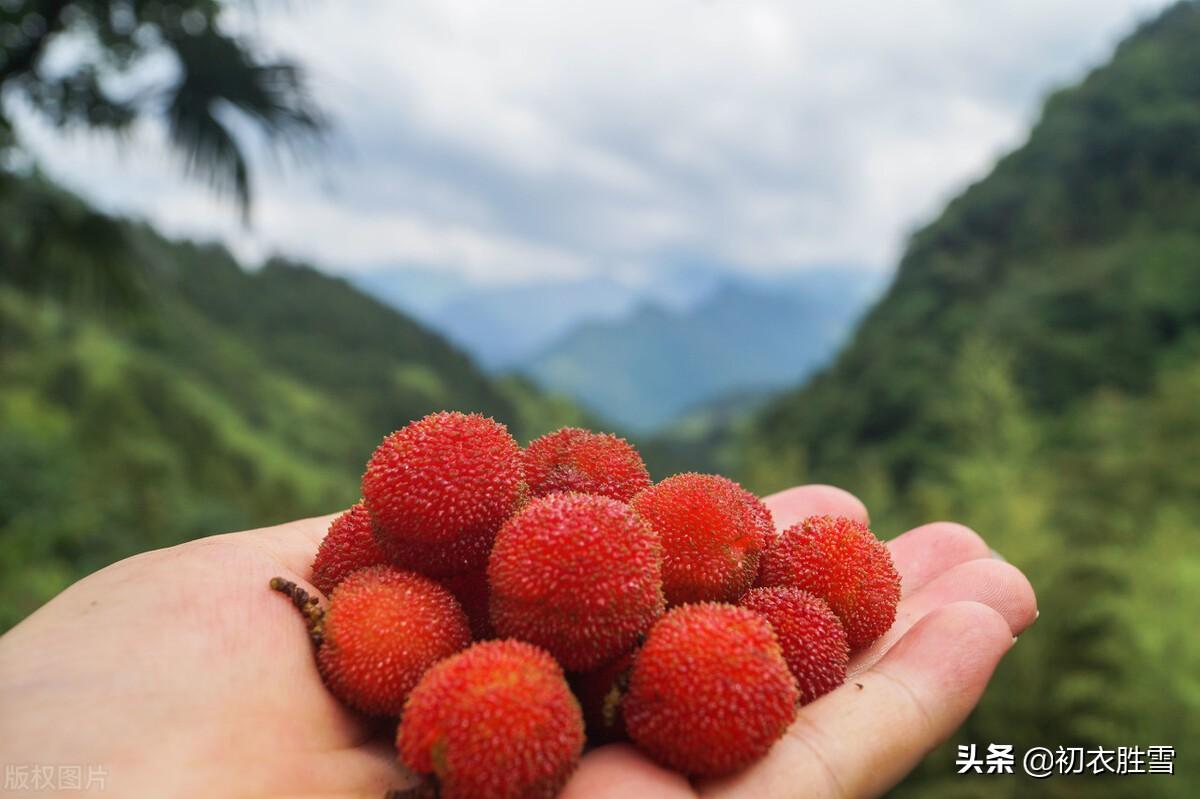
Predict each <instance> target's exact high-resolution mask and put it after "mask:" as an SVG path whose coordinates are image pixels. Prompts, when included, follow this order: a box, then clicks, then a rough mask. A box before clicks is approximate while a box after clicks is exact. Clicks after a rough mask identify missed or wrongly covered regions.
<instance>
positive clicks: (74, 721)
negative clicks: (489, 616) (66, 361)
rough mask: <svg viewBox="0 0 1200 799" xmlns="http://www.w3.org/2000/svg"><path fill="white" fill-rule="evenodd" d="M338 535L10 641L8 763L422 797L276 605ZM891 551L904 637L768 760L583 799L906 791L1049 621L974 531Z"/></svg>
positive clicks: (139, 590) (225, 545)
mask: <svg viewBox="0 0 1200 799" xmlns="http://www.w3.org/2000/svg"><path fill="white" fill-rule="evenodd" d="M766 501H767V503H768V505H770V506H771V509H772V511H773V512H774V513H775V516H776V520H777V522H778V523H779V524H780V526H785V525H787V524H791V523H792V522H794V521H797V520H798V519H800V518H803V517H804V516H808V515H811V514H813V513H833V514H838V515H846V516H852V517H857V518H860V519H864V520H865V515H866V511H865V510H864V508H863V506H862V504H861V503H859V502H858V501H857V500H856V499H854V498H853V497H851V496H850V495H849V494H846V493H845V492H842V491H839V490H837V489H832V488H828V487H822V486H807V487H801V488H795V489H791V490H789V491H785V492H782V493H780V494H776V495H774V496H772V497H768V498H767V500H766ZM331 518H332V517H322V518H316V519H307V520H304V521H299V522H293V523H290V524H285V525H280V526H278V527H271V528H265V529H262V530H253V531H249V532H244V533H232V534H227V535H220V536H213V537H210V538H205V539H201V540H198V541H193V542H190V543H187V544H182V545H180V546H177V547H172V548H170V549H165V550H159V551H155V552H148V553H145V554H142V555H138V556H135V557H133V558H129V559H127V560H124V561H121V562H120V563H116V564H114V565H112V566H110V567H108V568H106V569H104V570H102V571H100V572H97V573H96V574H94V575H92V576H90V577H87V578H85V579H83V580H81V581H79V582H78V583H76V584H75V585H74V586H72V587H71V588H69V589H68V590H66V591H64V592H63V593H62V594H61V595H59V596H58V597H57V598H55V599H54V600H53V601H51V602H50V603H48V604H47V605H46V606H45V607H43V608H42V609H41V610H39V611H38V612H36V613H35V614H33V615H32V616H30V617H29V618H28V619H27V620H25V621H24V622H22V623H21V624H20V625H18V626H17V627H15V628H14V629H13V630H11V631H10V632H9V633H7V634H6V635H5V636H4V637H3V638H0V707H3V708H4V712H3V713H2V714H0V763H5V764H29V765H61V764H70V765H78V766H83V767H84V768H85V769H86V768H89V767H98V768H101V769H103V771H104V773H105V774H106V778H105V779H106V782H105V786H104V787H105V789H106V791H108V792H109V793H108V795H115V796H155V797H189V796H206V797H210V796H222V797H225V796H229V797H237V796H246V797H270V796H276V797H304V796H312V797H316V796H321V797H372V798H373V799H379V797H382V795H383V794H384V793H385V792H386V791H387V790H388V789H391V788H397V787H402V786H405V785H408V784H411V777H410V776H409V775H407V774H405V773H404V771H403V769H402V768H401V767H400V766H399V765H398V764H397V763H396V759H395V754H394V750H393V748H392V744H391V736H392V732H393V730H391V729H390V728H388V726H387V725H381V724H379V723H374V722H371V721H367V720H364V719H362V718H361V717H359V716H357V715H356V714H353V713H351V712H349V711H347V710H345V709H344V708H343V707H342V706H341V705H340V704H339V703H338V702H337V701H336V700H334V699H333V698H332V697H331V696H330V695H329V693H328V692H327V691H326V690H325V688H324V687H323V686H322V684H321V681H320V678H319V677H318V675H317V672H316V667H315V664H314V660H313V655H312V648H311V645H310V643H309V640H308V637H307V635H306V634H305V632H304V627H303V623H302V621H301V620H300V618H299V616H298V615H297V614H296V613H295V610H294V609H293V608H292V607H291V605H290V604H289V603H288V602H286V601H285V600H283V599H282V598H281V597H280V596H279V595H278V594H275V593H273V592H271V591H269V590H268V589H267V582H268V580H269V579H270V578H271V577H273V576H275V575H282V576H284V577H288V578H290V579H294V580H297V581H299V582H302V583H303V582H304V581H306V580H307V578H308V577H309V576H310V564H311V563H312V559H313V555H314V553H315V552H316V548H317V545H318V544H319V543H320V540H321V538H322V536H323V535H324V533H325V528H326V527H327V526H328V524H329V521H330V520H331ZM890 546H891V549H892V554H893V557H894V559H895V561H896V566H897V568H898V569H899V571H900V573H901V576H902V578H903V584H904V592H905V595H904V599H903V601H902V602H901V605H900V612H899V617H898V619H897V622H896V625H895V627H894V628H893V630H892V631H891V633H889V634H888V636H886V638H885V639H884V640H882V641H880V642H879V643H878V644H877V645H876V646H875V647H873V648H872V649H871V650H869V651H868V652H865V653H863V654H861V655H860V656H858V658H856V661H855V662H854V663H853V664H852V670H853V672H854V673H853V674H852V676H851V677H850V679H849V680H848V681H847V683H846V685H845V686H843V687H842V688H840V689H839V690H837V691H835V692H833V693H832V694H829V695H828V696H826V697H824V698H822V699H820V700H818V701H817V702H815V703H813V704H811V705H808V706H807V707H805V708H804V709H803V710H802V712H801V714H800V718H799V719H798V720H797V722H796V723H795V725H793V727H792V729H791V730H790V731H789V733H788V735H787V736H785V737H784V739H783V740H781V741H780V742H779V743H777V744H776V746H775V747H774V748H773V749H772V751H771V753H770V754H769V755H768V756H767V758H766V759H764V760H763V761H762V762H760V763H759V764H757V765H755V766H754V767H752V768H750V769H747V770H746V771H745V772H743V773H741V774H739V775H737V776H736V777H734V778H731V779H727V780H724V781H720V782H710V783H704V784H699V785H692V784H689V783H688V782H687V781H686V780H685V779H684V778H682V777H680V776H679V775H677V774H675V773H673V772H670V771H666V770H664V769H661V768H659V767H657V766H655V765H654V764H653V763H652V762H650V761H648V760H646V759H645V758H643V757H642V756H640V755H639V754H637V752H636V751H635V750H633V749H631V748H629V747H626V746H621V745H616V746H607V747H602V748H599V749H597V750H595V751H593V752H591V753H589V754H588V755H587V756H585V758H584V760H583V763H582V764H581V766H580V768H579V770H578V772H577V773H576V775H575V777H574V778H573V779H572V781H571V782H570V784H569V785H568V786H567V789H566V791H565V795H566V796H567V797H568V799H580V798H582V797H606V796H613V797H617V796H621V797H622V799H624V798H625V797H629V796H662V797H665V798H666V799H670V797H694V796H696V795H697V794H700V795H704V796H710V795H711V796H730V797H736V796H743V795H744V796H748V797H749V796H754V797H755V799H775V797H798V796H805V797H809V796H845V797H857V796H870V795H875V794H878V793H880V792H881V791H883V790H885V789H886V788H887V787H889V786H890V785H892V784H894V783H895V782H896V781H897V780H899V779H900V778H901V777H902V776H903V775H904V774H905V773H907V771H908V770H909V769H911V768H912V767H913V766H914V765H915V764H916V763H917V762H918V761H919V759H920V758H921V756H922V755H924V754H925V752H927V751H928V750H929V749H930V748H932V747H933V746H934V745H936V744H937V743H938V742H939V741H941V740H942V739H944V738H945V737H946V736H947V735H949V734H950V733H951V732H952V731H953V730H954V729H955V728H956V727H957V726H958V725H959V724H960V723H961V722H962V719H963V718H964V717H965V716H966V714H967V713H968V712H969V711H970V709H971V708H972V707H973V706H974V705H975V703H976V702H977V701H978V699H979V696H980V695H981V693H982V691H983V688H984V686H985V685H986V683H987V681H988V679H989V677H990V676H991V673H992V670H993V668H994V667H995V665H996V663H997V662H998V661H999V659H1000V657H1001V656H1002V655H1003V654H1004V652H1006V651H1007V650H1008V648H1009V646H1011V644H1012V641H1013V636H1015V635H1017V634H1018V633H1019V632H1020V631H1021V630H1023V629H1024V628H1025V627H1026V626H1027V625H1028V624H1030V623H1031V622H1032V620H1033V618H1034V615H1035V613H1036V611H1035V602H1034V596H1033V591H1032V589H1031V588H1030V586H1029V583H1028V582H1027V581H1026V580H1025V578H1024V577H1023V576H1022V575H1021V573H1020V572H1019V571H1017V570H1016V569H1015V568H1013V567H1011V566H1009V565H1008V564H1006V563H1004V562H1002V561H1000V560H996V559H994V558H991V557H989V554H990V553H989V550H988V548H987V545H986V544H984V543H983V541H982V540H981V539H980V538H979V537H978V536H977V535H975V534H974V533H972V532H970V531H969V530H967V529H966V528H963V527H961V526H958V525H952V524H933V525H926V526H925V527H921V528H917V529H916V530H913V531H910V532H908V533H906V534H905V535H903V536H901V537H899V538H897V539H896V540H894V541H893V542H892V543H891V544H890ZM45 787H46V788H47V790H46V793H52V792H53V788H54V786H53V785H49V786H45ZM35 793H36V791H31V792H30V794H29V795H33V794H35Z"/></svg>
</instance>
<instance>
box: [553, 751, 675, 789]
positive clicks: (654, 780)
mask: <svg viewBox="0 0 1200 799" xmlns="http://www.w3.org/2000/svg"><path fill="white" fill-rule="evenodd" d="M631 796H653V797H656V799H695V798H696V793H695V792H694V791H693V790H692V788H691V785H690V784H689V783H688V781H687V778H686V777H684V776H683V775H682V774H679V773H677V772H675V771H671V770H669V769H665V768H663V767H662V766H659V765H657V764H656V763H654V762H652V761H651V760H649V759H648V758H647V757H646V756H645V755H643V754H641V753H639V752H638V751H637V750H636V749H634V748H633V747H632V746H629V745H628V744H613V745H611V746H602V747H600V748H599V749H596V750H594V751H592V752H589V753H588V754H587V755H585V756H584V758H583V760H581V761H580V762H579V768H578V769H576V770H575V773H574V774H573V775H572V776H571V780H570V782H568V783H567V786H566V787H565V788H564V789H563V792H562V793H561V794H560V795H559V799H629V797H631Z"/></svg>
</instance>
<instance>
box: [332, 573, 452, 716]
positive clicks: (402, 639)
mask: <svg viewBox="0 0 1200 799" xmlns="http://www.w3.org/2000/svg"><path fill="white" fill-rule="evenodd" d="M321 636H322V640H321V646H320V648H319V649H318V650H317V666H318V668H319V669H320V672H321V676H322V677H323V678H324V680H325V684H326V685H327V686H328V687H329V690H330V691H331V692H333V694H334V696H336V697H338V698H339V699H341V700H342V701H343V702H345V703H346V704H348V705H350V706H351V707H354V708H357V709H358V710H361V711H362V712H364V713H368V714H371V715H377V716H396V715H399V713H400V711H401V709H402V708H403V707H404V701H405V699H407V698H408V693H409V691H411V690H412V688H413V686H414V685H416V684H417V681H418V680H419V679H420V678H421V675H422V674H424V673H425V670H426V669H428V668H429V667H430V666H432V665H433V664H434V663H436V662H438V661H439V660H441V659H442V658H445V657H449V656H450V655H452V654H454V653H455V652H458V651H460V650H461V649H463V648H464V647H466V646H467V645H469V644H470V643H471V631H470V629H469V628H468V626H467V618H466V616H465V615H463V612H462V608H460V607H459V606H458V602H456V601H455V599H454V597H453V596H451V594H450V592H449V591H447V590H446V589H445V588H442V587H441V586H440V585H438V584H437V583H435V582H433V580H430V579H429V578H427V577H422V576H421V575H419V574H415V573H413V572H406V571H402V570H400V569H397V568H395V567H394V566H372V567H370V568H367V569H362V570H360V571H356V572H354V573H353V574H351V575H350V576H349V577H347V578H346V579H345V580H343V581H342V582H341V583H340V584H339V585H338V586H337V588H335V589H334V591H333V596H332V597H330V600H329V607H328V608H327V609H326V610H325V616H324V620H323V622H322V628H321Z"/></svg>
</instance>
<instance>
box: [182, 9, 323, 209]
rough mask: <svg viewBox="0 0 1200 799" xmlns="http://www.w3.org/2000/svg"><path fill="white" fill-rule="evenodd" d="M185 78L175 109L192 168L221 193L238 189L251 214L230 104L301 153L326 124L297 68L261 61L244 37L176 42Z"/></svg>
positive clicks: (213, 34)
mask: <svg viewBox="0 0 1200 799" xmlns="http://www.w3.org/2000/svg"><path fill="white" fill-rule="evenodd" d="M170 45H171V46H172V47H173V49H174V50H175V52H176V54H177V55H178V57H179V65H180V70H181V75H180V79H179V82H178V83H177V84H176V85H175V86H174V87H173V88H172V90H171V94H170V99H169V102H168V107H167V117H168V122H169V129H170V133H171V137H172V139H173V141H174V142H175V144H177V145H178V146H179V147H181V148H182V150H183V152H184V156H185V159H186V162H187V165H188V168H189V170H190V171H192V172H194V173H198V174H202V175H204V176H206V177H207V178H208V180H209V181H210V183H211V184H212V185H213V186H214V187H215V188H217V189H218V190H230V191H232V192H233V193H234V194H235V195H236V197H237V200H238V202H239V204H240V205H241V207H242V210H243V212H244V213H248V211H249V208H250V199H251V196H250V192H251V189H250V181H249V170H248V167H247V161H246V155H245V153H244V150H243V144H242V143H241V142H240V141H238V138H237V136H236V135H235V133H234V132H233V131H232V130H231V129H230V127H229V126H228V124H227V123H226V122H225V121H223V120H222V118H221V111H222V109H223V108H225V107H228V108H232V109H234V110H236V111H237V112H239V113H241V114H243V115H245V116H246V117H248V118H249V119H250V120H252V121H253V122H254V123H255V125H256V126H257V127H258V128H259V129H260V130H261V131H262V132H263V133H264V134H265V135H266V137H267V138H268V139H270V140H271V141H272V143H275V144H286V145H289V146H290V147H291V148H292V150H293V152H298V151H300V150H301V149H302V148H303V147H304V146H306V145H310V144H312V143H315V142H316V141H317V140H318V139H319V138H320V136H321V134H322V132H323V130H324V128H325V121H324V120H323V119H322V117H321V115H320V113H319V112H318V111H317V110H316V108H315V107H314V106H313V104H312V102H311V101H310V99H309V97H308V94H307V91H306V89H305V86H304V80H303V75H302V73H301V71H300V69H299V68H298V67H296V66H295V65H294V64H291V63H288V62H283V61H277V62H266V63H264V62H260V61H257V60H255V59H254V58H253V56H252V55H251V54H250V51H249V50H248V49H247V48H245V47H243V46H242V45H241V43H239V42H238V41H237V40H236V39H233V38H230V37H228V36H225V35H223V34H221V33H220V32H218V31H214V30H207V31H205V32H204V33H202V34H200V35H196V36H185V37H181V38H179V39H176V40H173V41H171V42H170Z"/></svg>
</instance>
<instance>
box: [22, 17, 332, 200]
mask: <svg viewBox="0 0 1200 799" xmlns="http://www.w3.org/2000/svg"><path fill="white" fill-rule="evenodd" d="M226 5H227V4H226V3H224V2H221V0H184V1H183V2H166V1H164V0H0V48H2V49H0V150H2V149H4V148H6V147H12V146H13V145H14V144H15V134H14V132H13V127H12V118H11V116H10V114H11V110H12V106H11V103H13V102H14V101H17V100H21V101H24V103H25V104H26V105H27V106H28V107H30V108H32V109H33V110H34V111H35V112H37V113H39V114H41V115H42V116H44V117H45V118H47V119H48V120H50V121H51V122H52V123H54V124H55V125H57V126H60V127H66V126H73V125H81V126H84V127H88V128H98V129H106V130H113V131H120V130H122V129H125V128H127V127H128V126H129V125H130V124H131V123H132V122H133V121H135V120H136V119H138V118H139V117H142V116H149V115H159V116H162V117H164V118H165V121H166V123H167V128H168V131H169V134H170V138H171V141H172V143H173V144H174V145H175V146H177V147H178V148H179V149H180V150H181V151H182V153H183V156H184V159H185V163H186V165H187V168H188V171H189V172H190V173H192V174H195V175H198V176H200V177H203V178H206V179H207V180H208V181H209V183H210V184H211V185H212V186H213V187H214V188H215V189H216V190H218V191H232V192H233V193H234V195H235V196H236V198H237V201H238V204H239V206H240V208H241V209H242V211H243V213H248V212H249V209H250V202H251V182H250V175H249V169H248V166H247V159H246V155H245V150H244V144H243V143H242V142H241V141H239V139H238V136H237V134H236V133H235V132H234V128H233V126H232V125H231V120H232V119H233V118H235V117H237V116H240V117H242V118H243V119H246V120H249V121H250V122H251V123H252V124H253V125H254V126H256V127H257V128H258V129H259V130H261V131H262V132H263V133H264V134H265V135H266V137H267V138H268V139H269V140H270V141H272V142H273V143H276V144H287V145H293V146H294V145H296V144H302V143H305V142H309V141H311V140H313V139H314V138H315V137H316V136H318V135H319V134H320V132H321V130H322V129H323V127H324V122H323V120H322V117H321V114H320V112H319V111H318V109H317V108H316V107H315V106H314V104H313V103H312V101H311V99H310V97H309V94H308V90H307V88H306V85H305V80H304V75H303V73H302V71H301V70H300V68H299V67H297V66H296V65H295V64H293V63H290V62H287V61H282V60H271V59H267V58H264V57H261V56H260V55H259V54H257V53H256V52H255V48H254V44H253V43H252V42H250V41H248V40H247V39H245V38H244V37H239V36H236V35H234V34H232V33H230V32H228V31H227V30H226V28H227V25H226V24H225V22H226V20H225V19H223V12H225V11H226ZM60 42H62V43H74V45H76V46H73V47H69V48H64V47H58V45H59V43H60ZM53 49H58V50H59V51H60V57H57V58H55V59H54V63H52V64H51V63H48V60H49V59H47V54H48V53H50V52H51V51H52V50H53ZM64 50H69V53H67V54H66V55H69V57H65V56H64V54H63V53H62V51H64ZM164 57H165V59H166V60H168V61H170V62H171V63H173V64H174V69H173V77H171V78H169V79H167V80H166V81H165V85H158V86H154V87H152V88H150V89H145V90H131V89H130V88H129V87H130V86H131V85H135V84H137V83H138V82H139V81H140V80H142V81H144V78H145V76H146V75H148V74H150V67H151V65H152V64H161V63H162V62H163V60H164Z"/></svg>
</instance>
